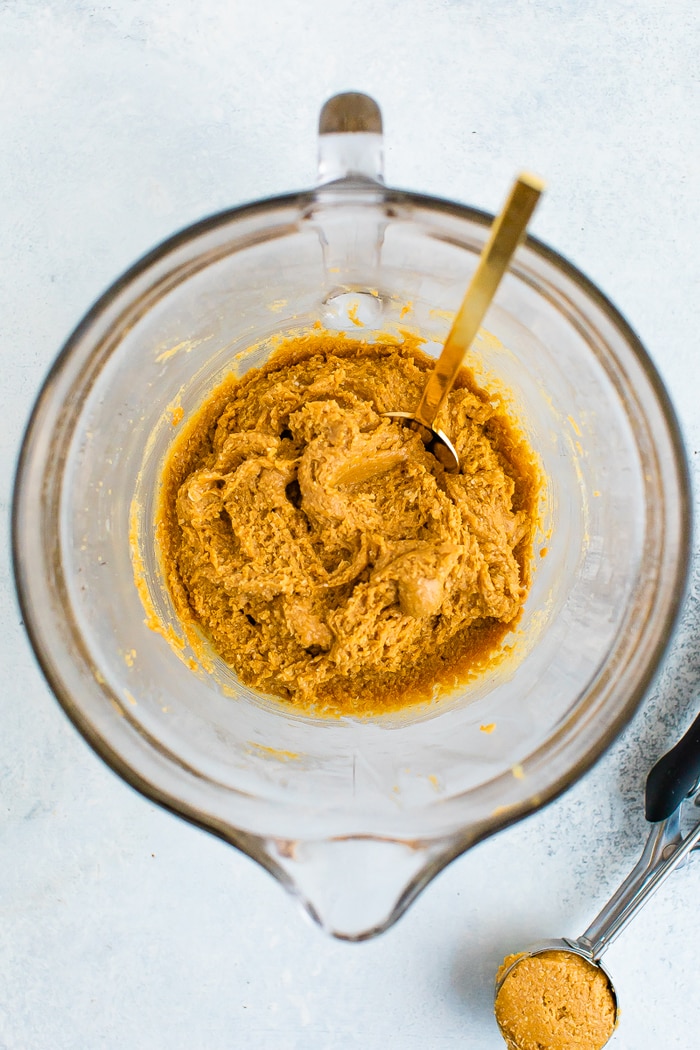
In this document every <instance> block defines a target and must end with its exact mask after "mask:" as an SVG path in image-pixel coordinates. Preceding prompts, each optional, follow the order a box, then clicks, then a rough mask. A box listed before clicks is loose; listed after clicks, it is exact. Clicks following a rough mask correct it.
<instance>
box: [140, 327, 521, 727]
mask: <svg viewBox="0 0 700 1050" xmlns="http://www.w3.org/2000/svg"><path fill="white" fill-rule="evenodd" d="M433 364H434V361H433V360H432V359H430V358H428V357H427V356H426V355H424V354H422V353H421V351H420V350H419V349H418V346H417V345H411V344H406V345H400V346H392V345H389V346H377V345H369V344H363V343H361V342H357V341H353V340H350V339H346V338H345V337H343V336H342V335H338V334H330V333H322V332H321V333H318V334H315V335H310V336H306V337H301V338H298V339H295V340H291V341H288V342H286V343H284V344H283V345H282V346H281V347H280V349H279V350H278V351H277V352H276V353H275V355H274V357H273V359H272V360H271V361H270V362H268V364H267V365H266V366H265V367H264V368H262V369H258V370H255V371H252V372H249V373H248V374H247V375H246V376H244V378H243V379H241V380H235V379H231V380H229V381H227V382H226V383H224V384H223V386H222V387H220V388H219V390H218V391H215V392H214V394H213V395H212V396H211V397H210V398H209V399H208V401H207V402H206V403H205V404H204V406H203V407H202V409H200V411H199V412H198V413H197V414H196V415H195V416H194V418H193V419H191V420H190V421H189V423H188V425H186V427H185V430H184V432H183V434H182V435H181V437H180V438H179V439H178V440H177V441H176V443H175V445H174V447H173V450H172V452H171V455H170V457H169V459H168V462H167V464H166V468H165V472H164V480H163V492H162V498H161V508H160V516H159V521H158V527H157V536H158V541H159V545H160V548H161V554H162V560H163V564H164V567H165V572H166V575H167V580H168V584H169V587H170V590H171V593H172V595H173V598H174V601H175V605H176V609H177V612H178V615H179V616H180V618H181V619H183V620H185V621H190V622H194V623H195V624H197V625H199V627H200V628H201V629H203V631H204V633H205V634H206V636H207V637H208V638H209V639H210V641H211V643H212V645H213V647H214V648H215V649H216V650H217V652H218V653H219V654H220V655H221V657H222V658H223V659H224V660H225V661H227V662H228V663H229V664H230V665H231V666H232V667H233V668H234V669H235V671H236V673H237V674H238V676H239V677H240V678H241V679H242V681H243V682H244V683H246V684H247V685H249V686H252V687H254V688H256V689H258V690H261V691H263V692H265V693H271V694H274V695H276V696H279V697H283V698H285V699H289V700H292V701H293V702H294V703H295V704H298V705H300V706H302V707H306V708H313V709H315V710H316V711H324V710H325V711H332V712H337V713H351V712H352V713H374V712H376V711H379V710H385V709H388V708H390V707H396V706H400V705H402V704H404V703H407V702H410V701H413V700H417V699H425V698H427V697H429V696H430V695H431V692H432V689H433V686H434V684H435V683H436V682H450V683H451V682H453V681H454V678H455V675H456V674H464V673H467V672H469V670H473V669H474V668H475V667H478V666H479V665H480V662H481V664H483V663H484V661H485V660H486V659H487V658H488V657H489V656H490V655H491V654H492V653H493V651H494V649H496V648H498V645H499V643H500V641H501V640H502V638H503V636H504V634H505V633H506V632H507V630H508V625H512V624H513V623H514V621H515V620H516V619H517V617H518V615H519V612H520V610H521V607H522V605H523V602H524V600H525V597H526V594H527V590H528V585H529V564H530V554H531V546H532V534H533V529H534V519H535V507H536V500H537V487H538V483H539V475H538V472H537V468H536V466H535V462H534V457H533V456H532V453H531V451H530V449H529V448H528V446H527V444H526V443H525V441H524V439H523V438H522V436H521V435H520V434H519V433H518V432H517V430H516V428H515V427H514V426H513V425H512V424H511V422H510V421H509V419H508V417H507V414H506V412H505V410H504V408H503V407H502V406H501V405H500V404H497V403H496V404H492V403H491V400H490V399H489V396H488V395H487V394H485V393H484V392H483V391H480V390H479V389H478V387H477V386H476V385H475V383H474V382H473V380H471V378H470V376H469V374H468V373H467V372H466V371H465V372H464V375H463V376H462V377H461V380H460V383H461V385H460V388H459V389H455V390H453V391H452V393H451V394H450V396H449V400H448V403H447V405H446V407H445V408H444V409H443V410H442V412H441V415H440V418H439V425H440V426H441V427H442V428H443V429H444V430H445V431H446V433H447V434H448V435H449V436H450V437H451V439H452V441H453V443H454V445H455V447H456V449H457V452H458V454H459V457H460V464H461V468H460V473H459V474H454V475H452V474H448V473H446V472H445V471H444V469H443V468H442V466H441V465H440V464H439V463H438V461H437V460H436V459H435V457H434V456H433V455H432V454H431V453H430V452H428V451H427V450H426V448H425V446H424V445H423V443H422V441H421V439H420V437H419V436H418V434H416V433H414V432H413V431H412V430H411V429H410V428H408V427H405V426H403V425H401V424H400V423H398V422H396V421H392V420H390V419H387V418H382V413H383V412H386V411H389V410H398V411H411V410H412V409H414V408H415V405H416V404H417V402H418V400H419V397H420V394H421V392H422V389H423V386H424V384H425V380H426V371H427V370H428V369H429V368H431V367H432V366H433Z"/></svg>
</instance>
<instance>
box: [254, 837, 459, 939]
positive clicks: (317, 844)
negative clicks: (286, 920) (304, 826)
mask: <svg viewBox="0 0 700 1050" xmlns="http://www.w3.org/2000/svg"><path fill="white" fill-rule="evenodd" d="M450 847H451V843H449V842H448V841H447V840H444V839H440V840H437V841H432V840H415V839H412V840H400V839H399V840H397V839H390V838H381V837H378V836H343V837H340V838H332V839H325V840H318V841H303V842H300V841H290V840H286V839H274V840H268V850H269V853H270V855H271V859H272V860H273V861H274V864H275V866H276V867H277V868H279V869H280V871H279V874H278V878H279V879H280V881H281V882H283V883H284V885H285V886H286V888H287V889H288V890H289V892H290V893H291V894H292V895H293V896H294V897H296V898H297V900H298V901H299V902H300V903H301V904H302V906H303V907H304V909H305V911H306V912H307V913H308V914H309V915H310V916H311V918H312V919H313V920H314V921H315V922H317V923H318V924H319V926H320V927H321V928H322V929H323V930H324V931H325V932H326V933H328V934H330V935H331V936H332V937H337V938H338V939H339V940H344V941H364V940H368V939H369V938H371V937H375V936H376V935H377V934H378V933H382V932H383V931H384V930H386V929H388V928H389V926H391V925H393V923H394V922H396V920H397V919H398V918H400V916H401V915H402V914H403V913H404V911H405V910H406V908H407V907H408V906H409V904H410V903H411V902H412V901H413V900H414V899H415V897H416V896H417V895H418V894H419V893H420V891H421V890H422V889H423V888H424V887H425V886H426V885H427V884H428V883H429V882H430V880H431V879H432V878H433V877H434V876H435V875H436V874H437V873H438V872H439V871H440V870H441V868H442V867H444V865H445V864H446V863H447V862H448V861H449V860H451V859H452V856H453V855H454V851H453V850H452V849H451V848H450Z"/></svg>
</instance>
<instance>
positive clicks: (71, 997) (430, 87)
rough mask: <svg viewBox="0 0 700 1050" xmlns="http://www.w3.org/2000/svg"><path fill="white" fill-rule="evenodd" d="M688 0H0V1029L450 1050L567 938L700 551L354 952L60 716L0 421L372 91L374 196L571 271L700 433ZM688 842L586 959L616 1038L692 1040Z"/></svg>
mask: <svg viewBox="0 0 700 1050" xmlns="http://www.w3.org/2000/svg"><path fill="white" fill-rule="evenodd" d="M698 33H699V25H698V14H697V4H696V2H695V0H672V2H668V0H663V2H662V0H635V2H627V0H612V2H610V0H590V2H586V3H582V2H580V0H568V2H567V0H551V2H545V0H539V2H538V0H535V2H532V0H531V2H528V3H524V2H516V0H503V2H497V3H490V2H487V0H481V2H477V0H466V2H461V3H460V2H459V0H453V2H447V0H445V2H443V3H438V2H437V0H422V2H421V0H403V2H401V3H394V2H393V0H392V2H389V0H372V2H370V0H355V2H354V3H352V4H342V5H341V4H339V3H336V2H334V0H325V2H321V0H308V2H300V3H296V4H294V3H287V4H283V3H280V2H272V0H260V2H258V3H253V2H252V0H234V2H228V3H225V2H223V0H221V2H216V0H199V2H198V3H195V2H186V0H171V2H170V3H156V4H148V5H146V4H139V3H137V2H136V0H117V2H116V3H113V4H111V5H107V4H91V3H86V2H84V0H63V2H61V0H56V2H54V3H48V2H34V0H0V144H1V145H0V157H1V158H2V159H1V160H0V339H1V342H0V346H1V350H2V363H3V382H2V386H1V387H0V389H1V390H2V394H1V399H0V442H1V445H0V470H1V484H2V488H1V490H0V498H1V499H2V509H3V515H2V537H1V546H2V561H1V562H0V574H1V576H0V582H1V586H2V589H3V595H4V600H3V601H2V605H1V607H0V616H1V617H2V620H1V622H0V639H1V641H0V645H1V646H2V656H1V665H0V666H2V671H3V678H4V683H3V684H4V688H3V689H2V693H1V694H0V695H1V700H0V1048H1V1050H92V1048H109V1050H117V1048H118V1050H122V1048H129V1050H139V1048H142V1047H143V1048H149V1050H150V1048H160V1047H168V1048H169V1050H181V1048H182V1050H185V1048H187V1050H195V1048H199V1047H201V1048H206V1050H223V1048H229V1047H230V1048H238V1047H246V1048H251V1050H255V1048H267V1047H270V1048H273V1047H274V1048H281V1050H287V1048H295V1047H299V1048H304V1050H316V1048H326V1047H331V1048H332V1047H341V1048H342V1047H362V1048H366V1050H374V1048H381V1050H393V1048H399V1050H402V1048H410V1047H419V1046H420V1047H429V1048H431V1047H435V1048H442V1047H453V1046H454V1047H460V1048H462V1047H469V1048H475V1050H477V1048H478V1050H498V1048H499V1047H501V1046H502V1045H503V1044H502V1042H501V1040H500V1037H499V1036H498V1033H497V1031H496V1029H495V1025H494V1022H493V1019H492V1016H491V986H492V979H493V973H494V970H495V967H496V965H497V964H498V962H499V961H500V959H501V957H502V955H503V953H504V952H506V951H508V950H512V949H516V948H518V947H520V946H522V945H526V944H528V943H529V942H531V941H533V940H537V939H539V938H541V937H543V936H547V935H560V934H576V933H579V932H580V931H581V930H582V929H583V927H584V926H585V925H587V923H588V921H589V919H590V918H592V916H593V914H594V912H595V911H596V910H597V907H598V905H599V904H600V903H602V901H603V900H604V899H605V898H606V897H607V895H608V894H609V892H610V891H611V890H612V889H613V888H614V886H615V885H616V883H617V881H618V880H619V879H620V878H621V876H622V875H623V874H624V873H625V871H626V870H627V869H628V868H629V867H630V866H631V864H632V863H633V862H634V860H635V859H636V854H637V852H638V850H639V849H640V848H641V843H642V836H643V834H644V831H645V828H644V821H643V814H642V802H641V799H642V789H643V782H644V778H645V775H646V772H647V769H648V767H649V765H650V763H651V762H652V761H653V760H654V758H655V757H656V756H657V755H658V754H660V753H661V751H662V750H663V749H664V748H666V747H667V746H668V745H669V744H671V743H672V742H673V741H674V740H675V738H676V736H677V735H678V734H679V733H680V732H681V731H682V729H684V728H685V726H686V725H687V724H688V723H689V721H690V719H691V717H692V715H694V713H695V711H696V709H697V707H698V700H697V691H698V681H699V679H700V646H699V645H698V640H697V635H698V617H699V615H700V600H699V599H700V583H699V573H698V558H697V555H696V558H695V561H694V571H693V576H692V581H691V588H690V592H689V599H688V601H687V603H686V607H685V612H684V616H683V620H682V623H681V627H680V630H679V633H678V637H677V639H676V643H675V647H674V649H673V651H672V653H671V654H670V656H669V658H668V659H667V661H666V664H665V668H664V670H663V673H662V675H661V677H660V679H659V681H658V683H657V685H656V687H655V689H654V690H653V692H652V695H651V696H650V698H649V699H648V701H647V703H646V704H645V706H644V708H643V710H642V711H641V712H640V714H639V715H638V716H637V718H636V720H635V721H634V723H633V724H632V726H631V727H630V728H629V730H628V731H627V732H626V733H625V734H624V736H623V738H622V739H621V740H620V741H619V742H618V743H617V744H616V745H615V746H614V747H613V749H612V750H611V751H610V752H609V754H608V755H607V756H606V757H605V758H604V759H603V760H602V761H601V762H600V763H599V764H598V766H597V767H596V768H595V769H594V770H593V771H592V772H591V773H590V774H589V775H588V776H587V777H586V778H585V780H584V781H583V782H582V783H580V784H579V785H577V786H576V787H575V788H574V789H572V790H571V791H569V793H568V794H567V795H566V796H565V797H564V798H562V799H560V800H559V801H558V802H556V803H555V804H553V805H552V806H550V807H549V808H548V809H547V810H546V811H545V812H543V813H540V814H538V815H536V816H534V817H533V818H531V819H530V820H528V821H526V822H525V823H523V824H521V825H519V826H517V827H515V828H512V829H510V830H508V831H506V832H504V833H502V834H501V835H500V836H498V837H497V838H495V839H492V840H490V841H489V842H487V843H484V844H482V845H481V846H480V847H478V848H477V849H475V850H473V851H472V852H471V853H470V854H468V855H467V856H465V857H463V858H461V859H460V860H458V861H456V862H455V863H454V864H452V866H451V867H450V868H449V869H448V870H447V871H446V872H445V873H444V874H443V875H442V876H440V877H439V878H438V880H437V881H436V882H435V883H433V884H432V886H430V887H429V889H428V890H427V891H426V892H425V893H424V895H423V896H422V897H421V898H420V899H419V901H418V902H417V903H416V904H415V905H414V906H413V908H412V909H411V910H410V911H409V913H408V915H407V916H406V917H405V918H404V919H403V920H401V922H400V923H399V925H398V926H397V927H395V928H394V929H393V930H391V931H390V932H389V933H387V934H385V935H384V936H383V937H381V938H379V939H378V940H377V941H375V942H372V943H368V944H364V945H359V946H348V945H343V944H338V943H333V942H330V941H328V940H326V939H325V938H324V937H323V935H322V934H321V933H320V932H318V931H317V930H316V929H315V928H313V927H312V926H311V925H309V924H308V923H307V921H306V920H305V919H303V918H302V916H301V915H300V914H299V913H298V912H297V911H296V909H295V907H294V905H293V904H292V902H291V901H289V900H288V899H287V898H286V897H285V895H284V893H283V891H282V890H281V889H279V888H278V887H277V886H276V885H275V883H274V882H273V881H272V880H271V879H270V878H269V877H268V876H267V875H266V874H264V873H263V872H262V871H261V870H259V869H258V868H257V867H256V866H255V865H254V864H253V863H252V862H251V861H249V860H248V859H247V858H245V857H243V856H241V855H239V854H237V853H235V852H234V851H233V850H231V849H230V848H227V847H226V846H224V845H223V844H221V843H219V842H217V841H215V840H213V839H210V838H208V837H207V836H206V835H204V834H203V833H201V832H199V831H196V830H194V829H192V828H190V827H188V826H186V825H185V824H183V823H180V822H179V821H177V820H176V819H175V818H173V817H171V816H169V815H168V814H165V813H163V812H161V811H159V810H158V809H156V808H155V807H154V806H152V805H151V804H150V803H147V802H145V801H143V800H142V799H141V798H140V797H138V796H137V795H136V794H134V793H133V792H132V791H131V790H130V789H129V788H128V787H126V786H125V785H124V784H122V783H121V782H120V781H119V780H117V778H116V777H114V776H113V775H112V774H111V773H110V772H108V771H107V770H106V769H105V768H104V767H103V766H102V765H101V763H100V762H99V760H98V759H97V758H95V757H94V756H93V754H92V753H91V752H90V751H89V750H88V748H87V747H86V746H85V745H84V744H83V743H82V741H81V739H80V738H79V737H78V736H77V734H76V733H75V732H74V730H73V729H72V728H71V727H70V726H69V724H68V723H67V721H66V719H65V717H64V716H63V714H62V712H61V711H60V709H59V707H58V705H57V704H56V703H55V701H54V700H53V699H52V697H51V695H50V694H49V692H48V690H47V688H46V686H45V685H44V683H43V680H42V679H41V677H40V675H39V672H38V670H37V669H36V666H35V664H34V661H33V658H32V656H31V654H30V651H29V647H28V644H27V642H26V640H25V637H24V635H23V632H22V628H21V626H20V623H19V614H18V613H17V611H16V606H15V603H14V597H13V587H12V582H11V572H10V565H9V558H8V536H7V523H8V519H9V504H10V490H11V478H12V472H13V467H14V460H15V456H16V452H17V447H18V443H19V439H20V434H21V430H22V427H23V424H24V421H25V419H26V416H27V413H28V411H29V408H30V405H31V402H32V400H33V397H34V395H35V393H36V391H37V388H38V386H39V383H40V381H41V379H42V377H43V375H44V374H45V372H46V370H47V368H48V366H49V364H50V362H51V360H52V358H53V357H54V355H55V353H56V352H57V350H58V348H59V346H60V344H61V343H62V341H63V340H64V339H65V337H66V336H67V335H68V333H69V331H70V329H71V328H72V326H73V325H74V324H75V323H76V322H77V321H78V320H79V318H80V316H81V315H82V314H83V312H84V311H85V309H86V308H87V307H88V306H89V305H90V303H91V302H92V300H93V299H94V298H95V297H96V296H97V295H98V294H99V293H100V292H101V291H102V290H103V289H104V288H105V287H106V285H107V284H109V283H110V282H111V281H112V280H113V279H114V278H115V277H116V276H117V275H118V274H119V273H120V272H121V271H122V270H123V269H124V268H125V267H126V266H127V265H128V264H129V263H130V262H132V261H133V260H134V259H135V258H136V257H137V256H139V255H140V254H142V253H143V252H144V251H146V250H147V249H148V248H150V247H151V246H153V245H154V244H155V243H156V242H157V241H158V240H159V239H161V238H162V237H164V236H165V235H167V234H168V233H170V232H172V231H173V230H175V229H177V228H178V227H181V226H182V225H185V224H187V223H189V222H191V221H193V220H195V219H198V218H200V217H201V216H202V215H204V214H206V213H210V212H212V211H215V210H217V209H218V208H220V207H223V206H228V205H231V204H235V203H238V202H241V201H244V200H248V199H251V198H254V197H256V196H260V195H266V194H271V193H275V192H278V191H283V190H286V189H291V188H297V187H301V186H304V185H306V184H308V183H309V182H310V181H311V179H312V177H313V174H314V172H313V168H314V158H315V148H316V146H315V124H316V116H317V111H318V108H319V106H320V104H321V103H322V102H323V100H324V99H325V98H326V97H328V96H329V95H331V94H333V93H334V92H336V91H338V90H345V89H349V88H354V89H359V90H365V91H368V92H370V93H371V94H374V95H375V97H377V99H378V100H379V102H380V104H381V105H382V109H383V112H384V119H385V129H386V137H387V177H388V181H390V182H391V183H393V184H396V185H401V186H406V187H409V188H414V189H419V190H425V191H429V192H432V193H435V194H439V195H444V196H449V197H453V198H456V199H459V200H465V201H469V202H470V203H473V204H476V205H479V206H481V207H484V208H488V209H490V210H495V209H496V208H497V207H498V205H499V203H500V201H501V198H502V196H503V195H504V192H505V187H506V186H507V185H508V183H509V181H510V178H511V176H512V175H513V173H514V171H515V170H517V169H518V168H520V167H530V168H532V169H534V170H536V171H538V172H540V173H541V174H543V175H545V176H546V177H547V179H548V182H549V187H550V188H549V192H548V195H547V198H546V200H545V201H544V203H543V205H542V206H541V208H540V210H539V212H538V214H537V216H536V219H535V222H534V232H535V233H536V234H537V235H538V236H539V237H541V238H542V239H544V240H545V241H547V242H549V243H550V244H551V245H552V246H553V247H555V248H557V249H559V250H560V251H562V252H563V253H564V254H565V255H567V256H568V257H569V258H570V259H571V260H572V261H573V262H575V263H576V264H577V265H578V266H579V267H580V268H581V269H583V271H584V272H586V273H587V274H588V275H589V276H590V277H592V278H593V279H594V280H596V281H597V282H598V283H599V284H600V285H601V286H602V287H603V288H604V289H605V291H606V292H607V293H608V294H609V296H610V297H611V298H612V299H613V301H614V302H616V304H617V305H618V306H619V307H620V308H621V310H622V311H623V313H624V314H625V315H626V316H627V317H628V318H629V320H630V321H631V322H632V324H633V326H634V327H635V328H636V330H637V331H638V333H639V335H640V336H641V338H642V340H643V342H645V344H646V345H647V347H648V348H649V350H650V352H651V354H652V356H653V358H654V359H655V361H656V363H657V365H658V367H659V369H660V371H661V373H662V375H663V377H664V379H665V381H666V383H667V385H668V388H669V391H670V393H671V396H672V398H673V399H674V401H675V404H676V407H677V409H678V412H679V415H680V418H681V422H682V425H683V427H684V430H685V434H686V438H687V443H688V450H689V457H690V461H691V467H692V468H693V469H694V470H695V472H696V473H697V465H698V460H697V454H696V452H697V449H698V448H700V424H699V421H700V412H699V411H698V394H699V393H700V380H699V370H698V365H697V361H698V347H697V341H698V331H699V330H700V302H699V295H698V290H699V289H698V276H699V272H700V269H699V266H698V252H697V245H698V243H699V242H700V228H699V223H698V204H697V202H698V199H700V184H699V178H698V156H699V154H700V148H699V147H700V141H699V138H698V124H697V114H698V103H699V101H700V99H699V92H698V81H697V58H696V56H697V43H698ZM699 893H700V860H699V859H697V858H695V859H694V860H693V861H691V863H690V864H688V866H687V867H685V868H684V869H683V870H681V871H680V872H678V873H677V874H676V875H674V876H673V878H672V879H671V880H670V881H669V883H668V884H667V885H666V887H665V888H664V889H663V890H662V891H661V893H660V894H659V895H658V897H657V898H655V900H654V901H653V903H652V904H651V905H649V907H648V909H647V910H646V911H645V912H643V913H642V915H641V916H640V917H639V919H638V920H637V921H636V922H635V924H634V925H633V926H632V927H630V929H629V931H628V932H627V933H626V934H625V935H624V937H623V938H622V939H621V940H620V941H619V942H618V943H617V944H616V945H615V946H614V947H613V949H612V950H611V951H610V953H609V956H608V961H609V967H610V969H611V971H612V973H613V974H614V976H615V979H616V983H617V986H618V992H619V995H620V998H621V1002H622V1007H623V1015H622V1026H621V1029H620V1031H619V1032H618V1033H617V1035H616V1036H615V1037H614V1039H613V1042H612V1043H611V1044H610V1045H611V1047H612V1046H614V1047H615V1048H616V1050H622V1048H629V1050H632V1048H634V1050H646V1048H652V1047H663V1048H664V1050H666V1048H670V1047H683V1048H688V1047H690V1046H694V1045H696V1043H697V1032H698V1030H700V995H698V993H697V980H696V973H697V946H698V944H699V943H700V910H699V909H698V907H697V900H698V894H699Z"/></svg>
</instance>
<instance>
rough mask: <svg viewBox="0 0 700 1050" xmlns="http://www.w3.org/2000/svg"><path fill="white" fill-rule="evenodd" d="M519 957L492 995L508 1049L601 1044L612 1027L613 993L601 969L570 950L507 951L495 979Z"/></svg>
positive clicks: (557, 1049) (593, 1049)
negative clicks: (507, 954)
mask: <svg viewBox="0 0 700 1050" xmlns="http://www.w3.org/2000/svg"><path fill="white" fill-rule="evenodd" d="M518 958H520V959H521V960H522V961H521V962H519V963H518V964H517V966H515V967H514V968H513V969H512V970H511V972H510V973H509V974H508V976H507V977H506V979H505V981H504V982H503V985H502V986H501V989H500V991H499V992H498V995H497V996H496V1020H497V1021H498V1025H499V1028H500V1029H501V1034H502V1035H503V1038H504V1039H505V1042H506V1045H507V1046H508V1050H601V1047H603V1046H605V1044H606V1043H607V1041H608V1039H609V1038H610V1036H611V1035H612V1033H613V1031H614V1029H615V1023H616V1011H615V999H614V996H613V993H612V990H611V988H610V983H609V981H608V979H607V977H606V975H605V974H604V972H603V971H602V970H601V969H599V967H597V966H593V965H592V964H591V963H589V962H588V961H587V960H586V959H583V958H582V957H581V956H580V955H576V954H575V953H574V952H567V951H549V952H542V953H541V954H538V955H531V956H526V955H520V956H519V955H509V956H507V958H506V959H504V961H503V963H502V965H501V967H500V968H499V970H498V973H497V975H496V981H497V982H498V981H499V980H500V977H501V975H502V974H503V973H505V971H506V970H507V969H508V967H509V966H510V965H511V964H512V963H513V962H515V961H516V959H518Z"/></svg>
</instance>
